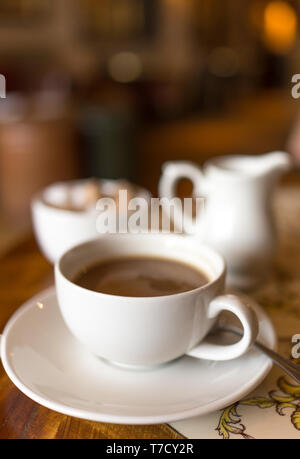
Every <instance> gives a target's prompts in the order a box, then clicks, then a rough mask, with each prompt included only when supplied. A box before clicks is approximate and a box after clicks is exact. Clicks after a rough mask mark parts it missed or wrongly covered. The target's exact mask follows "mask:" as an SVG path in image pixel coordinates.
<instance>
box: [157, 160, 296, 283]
mask: <svg viewBox="0 0 300 459" xmlns="http://www.w3.org/2000/svg"><path fill="white" fill-rule="evenodd" d="M290 168H291V158H290V156H289V155H288V154H287V153H284V152H280V151H276V152H272V153H268V154H265V155H261V156H238V155H236V156H223V157H219V158H214V159H212V160H210V161H208V162H207V163H206V164H205V165H204V168H203V170H201V169H200V168H199V167H198V166H196V165H195V164H193V163H189V162H183V161H178V162H168V163H165V164H164V166H163V175H162V177H161V179H160V183H159V195H160V196H161V197H166V198H169V199H172V198H173V197H174V196H176V185H177V183H178V181H179V180H180V179H182V178H188V179H189V180H191V182H192V183H193V186H194V191H193V192H194V196H195V197H204V198H205V205H204V209H203V208H202V210H203V211H201V214H200V216H199V218H198V219H197V221H196V222H194V221H193V220H192V218H188V216H187V215H186V216H185V219H184V224H185V228H184V229H185V231H186V232H187V233H189V234H193V236H194V237H196V239H197V240H199V241H201V242H202V243H206V244H209V245H211V246H212V247H214V248H215V249H216V250H218V252H220V253H221V254H222V255H223V256H224V258H225V260H226V263H227V267H228V279H229V281H230V283H231V285H235V286H237V287H240V288H251V287H253V286H254V285H255V284H257V283H258V282H260V281H261V280H262V279H264V278H265V276H266V275H267V274H268V273H269V272H270V267H271V264H272V261H273V256H274V253H275V249H276V234H275V233H276V232H275V225H274V221H273V216H272V208H271V196H272V193H273V190H274V186H275V185H276V183H277V181H278V178H279V177H280V175H281V174H282V173H283V172H284V171H287V170H288V169H290ZM175 205H178V204H177V203H175ZM180 215H181V210H180V209H178V211H177V212H174V218H175V219H176V218H178V216H180ZM175 223H176V222H175Z"/></svg>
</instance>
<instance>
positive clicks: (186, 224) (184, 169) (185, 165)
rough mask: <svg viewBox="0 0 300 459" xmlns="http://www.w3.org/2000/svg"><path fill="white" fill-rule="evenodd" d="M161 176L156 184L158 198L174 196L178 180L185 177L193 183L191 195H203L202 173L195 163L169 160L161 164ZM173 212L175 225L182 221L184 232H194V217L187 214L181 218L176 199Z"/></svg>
mask: <svg viewBox="0 0 300 459" xmlns="http://www.w3.org/2000/svg"><path fill="white" fill-rule="evenodd" d="M162 172H163V173H162V176H161V178H160V181H159V185H158V192H159V197H160V198H167V199H169V200H171V199H173V198H175V197H176V186H177V184H178V182H179V180H181V179H184V178H187V179H189V180H190V181H191V182H192V184H193V195H194V196H195V197H200V196H201V195H202V196H203V195H204V192H205V190H204V186H203V185H204V181H205V178H204V175H203V172H202V171H201V169H200V168H199V167H198V166H196V165H195V164H193V163H191V162H188V161H174V162H173V161H170V162H167V163H165V164H163V167H162ZM174 206H175V212H174V213H173V215H172V219H173V221H174V224H175V226H176V225H177V226H178V227H179V226H180V224H181V223H182V222H183V230H184V232H186V233H194V231H195V229H194V224H195V222H194V219H193V218H192V216H189V215H187V214H185V215H184V218H182V217H183V216H182V209H181V207H180V209H179V204H178V202H177V201H174ZM179 218H180V219H181V221H179Z"/></svg>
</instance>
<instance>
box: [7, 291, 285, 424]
mask: <svg viewBox="0 0 300 459" xmlns="http://www.w3.org/2000/svg"><path fill="white" fill-rule="evenodd" d="M49 296H55V297H56V291H55V287H54V286H51V287H49V288H47V289H45V290H43V291H41V292H40V293H38V294H37V295H34V296H33V297H31V298H30V299H29V300H27V301H26V302H25V303H24V304H23V305H22V306H21V307H20V308H18V309H17V310H16V311H15V312H14V314H13V315H12V316H11V317H10V319H9V320H8V322H7V324H6V325H5V327H4V330H3V332H2V334H0V360H1V361H2V365H3V367H4V369H5V371H6V373H7V375H8V377H9V378H10V379H11V381H12V382H13V383H14V384H15V386H16V387H17V388H18V389H19V390H20V391H21V392H23V394H25V395H26V396H27V397H29V398H30V399H31V400H33V401H34V402H36V403H39V404H40V405H42V406H44V407H46V408H48V409H51V410H53V411H56V412H58V413H61V414H64V415H67V416H72V417H76V418H79V419H84V420H88V421H94V422H103V423H113V424H127V425H147V424H165V423H170V422H175V421H180V420H183V419H188V418H192V417H195V416H200V415H201V416H202V415H205V414H208V413H211V412H213V411H217V410H220V409H223V408H224V407H226V406H229V405H231V404H232V403H235V402H236V401H238V400H240V399H241V398H243V397H244V396H246V395H247V394H249V393H250V392H251V391H252V390H254V389H255V388H256V387H257V386H258V385H259V384H260V383H261V382H262V381H263V380H264V379H265V378H266V376H267V375H268V374H269V372H270V371H271V369H272V367H273V362H272V361H271V360H268V361H267V362H266V364H265V366H264V368H263V369H262V370H261V371H260V372H259V374H255V375H254V377H253V378H252V379H250V380H249V381H248V382H247V384H245V385H244V386H242V387H241V389H240V390H239V391H235V392H234V393H231V394H230V395H228V396H226V397H222V398H219V399H217V400H214V401H212V402H210V403H207V404H204V405H201V406H198V407H194V408H188V409H183V410H180V411H178V412H174V413H168V414H165V415H164V414H160V415H142V416H141V415H139V416H136V415H133V416H128V415H122V414H121V415H118V414H101V413H97V412H95V411H90V410H84V409H80V408H72V407H69V406H67V405H64V404H63V403H61V402H56V401H53V400H51V399H50V398H48V397H46V396H40V395H38V394H36V393H35V392H34V391H33V390H32V389H30V388H29V387H27V386H26V384H25V383H23V382H22V381H21V379H20V378H19V377H18V376H17V374H16V372H15V371H14V370H13V369H12V367H11V365H10V363H9V358H8V349H7V347H6V340H7V337H8V335H9V332H10V330H11V329H12V327H13V326H14V324H15V322H16V321H17V320H18V319H20V318H21V317H22V315H23V314H25V313H26V312H27V310H30V309H32V308H33V307H34V306H35V304H36V303H37V302H40V301H41V299H42V301H45V299H46V298H47V297H49ZM244 296H245V295H244ZM251 302H254V303H255V307H257V308H258V310H259V312H260V314H261V317H262V318H264V319H265V320H266V321H267V323H268V327H269V334H270V338H269V340H270V343H268V346H269V347H270V349H272V350H276V348H277V337H276V332H275V329H274V326H273V324H272V322H271V320H270V318H269V316H268V315H267V313H266V312H265V311H264V310H263V308H262V307H261V306H260V305H259V304H258V303H257V302H256V301H254V300H252V299H251ZM62 320H63V319H62Z"/></svg>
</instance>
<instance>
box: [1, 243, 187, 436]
mask: <svg viewBox="0 0 300 459" xmlns="http://www.w3.org/2000/svg"><path fill="white" fill-rule="evenodd" d="M51 284H53V268H52V266H51V265H49V264H48V263H47V261H46V260H45V259H44V258H43V256H42V255H41V254H40V252H39V250H38V247H37V246H36V244H35V242H34V239H33V237H32V236H31V235H27V236H26V237H24V239H23V240H22V241H20V242H19V243H18V244H17V245H16V246H15V247H14V248H13V249H11V250H10V251H9V252H7V253H6V254H5V255H3V256H2V257H1V258H0V331H2V330H3V328H4V326H5V324H6V322H7V321H8V319H9V318H10V316H11V315H12V314H13V312H14V311H15V310H16V309H18V307H19V306H20V305H21V304H22V303H24V302H25V301H26V300H28V299H30V298H31V297H32V296H33V295H35V294H37V293H38V292H39V291H41V290H43V289H45V288H46V287H48V286H50V285H51ZM63 438H68V439H93V438H94V439H101V438H105V439H134V438H137V439H142V438H145V439H147V438H148V439H180V438H183V437H182V436H180V435H179V434H178V433H177V432H176V431H175V430H173V429H172V428H171V427H169V426H168V425H154V426H150V425H149V426H127V425H116V424H104V423H97V422H90V421H85V420H81V419H76V418H72V417H70V416H65V415H62V414H59V413H56V412H54V411H52V410H49V409H47V408H44V407H42V406H40V405H38V404H37V403H35V402H33V401H32V400H31V399H29V398H28V397H26V396H25V395H23V394H22V393H21V392H20V391H19V390H18V389H17V388H16V387H15V386H14V384H13V383H12V382H11V381H10V379H9V378H8V376H7V375H6V373H5V371H4V369H3V367H2V365H1V363H0V439H63Z"/></svg>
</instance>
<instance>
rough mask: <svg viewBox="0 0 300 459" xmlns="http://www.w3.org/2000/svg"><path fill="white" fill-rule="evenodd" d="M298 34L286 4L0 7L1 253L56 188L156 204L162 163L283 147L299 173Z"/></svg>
mask: <svg viewBox="0 0 300 459" xmlns="http://www.w3.org/2000/svg"><path fill="white" fill-rule="evenodd" d="M299 29H300V1H297V0H289V1H283V0H243V1H241V0H222V1H220V0H43V1H41V0H1V2H0V64H1V65H0V73H1V74H3V75H4V76H5V78H6V91H7V97H6V99H0V236H1V235H2V241H3V240H4V236H3V235H4V234H5V231H6V235H7V237H10V236H11V235H12V234H13V232H14V231H18V230H20V229H22V228H24V227H26V226H27V225H28V224H29V221H30V220H29V202H30V198H31V196H32V195H33V194H34V193H35V192H36V191H37V190H38V189H40V188H42V187H44V186H45V185H47V184H49V183H51V182H53V181H56V180H63V179H69V178H73V177H88V176H93V177H104V178H119V177H122V178H126V179H129V180H132V181H133V182H135V183H137V184H139V185H142V186H144V187H146V188H148V189H150V190H151V192H152V193H153V194H156V193H157V181H158V179H159V176H160V171H161V164H162V163H163V162H164V161H166V160H170V159H174V160H176V159H185V160H192V161H196V162H198V163H200V164H201V163H202V162H203V161H205V160H207V159H208V158H209V157H212V156H217V155H224V154H239V153H241V154H260V153H263V152H266V151H271V150H273V149H283V148H284V149H287V150H289V151H291V152H292V153H293V154H294V156H295V158H297V157H298V158H299V162H300V154H299V151H300V127H299V135H298V122H297V116H298V112H299V113H300V100H295V99H293V98H292V96H291V88H292V83H291V78H292V75H293V74H295V73H300V34H299ZM299 124H300V123H299ZM295 174H296V175H297V172H295ZM8 228H9V230H8ZM1 231H2V232H1Z"/></svg>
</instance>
